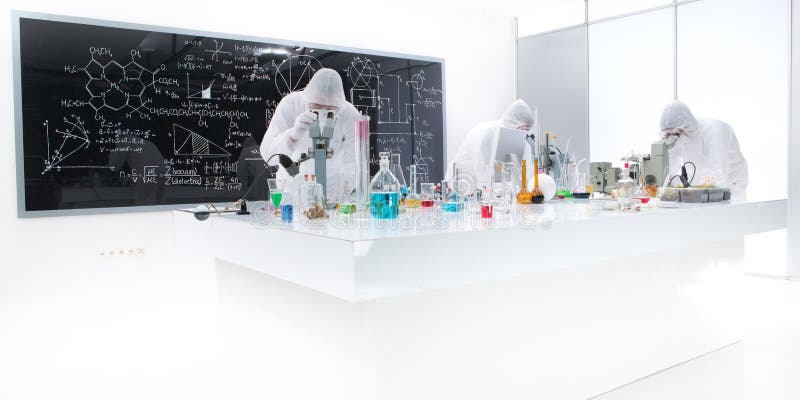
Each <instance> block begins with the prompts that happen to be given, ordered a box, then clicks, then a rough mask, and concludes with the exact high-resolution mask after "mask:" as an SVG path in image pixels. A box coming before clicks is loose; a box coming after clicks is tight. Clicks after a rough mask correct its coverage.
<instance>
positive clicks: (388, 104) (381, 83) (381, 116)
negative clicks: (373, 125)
mask: <svg viewBox="0 0 800 400" xmlns="http://www.w3.org/2000/svg"><path fill="white" fill-rule="evenodd" d="M401 87H402V78H401V77H400V76H399V75H388V74H381V75H379V77H378V124H409V123H411V122H413V116H414V106H415V105H414V104H409V103H405V102H401V99H400V89H401Z"/></svg>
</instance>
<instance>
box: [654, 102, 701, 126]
mask: <svg viewBox="0 0 800 400" xmlns="http://www.w3.org/2000/svg"><path fill="white" fill-rule="evenodd" d="M674 128H680V129H683V131H684V132H686V133H694V132H697V129H698V124H697V118H695V117H694V114H692V110H690V109H689V107H688V106H687V105H686V103H684V102H682V101H673V102H672V103H670V104H668V105H667V106H666V107H664V112H663V113H662V114H661V130H664V129H674Z"/></svg>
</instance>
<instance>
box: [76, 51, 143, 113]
mask: <svg viewBox="0 0 800 400" xmlns="http://www.w3.org/2000/svg"><path fill="white" fill-rule="evenodd" d="M83 71H84V72H86V75H87V76H88V77H89V82H87V83H86V91H87V92H89V95H90V96H91V99H90V100H89V106H91V107H92V109H94V111H95V113H98V112H100V111H102V110H104V109H109V110H113V111H123V112H127V113H134V112H135V113H138V114H139V115H142V114H143V113H144V112H145V111H149V109H148V108H147V105H148V104H149V103H150V102H151V100H149V99H145V97H144V92H145V90H146V89H147V88H148V87H151V86H153V84H154V82H155V75H156V74H157V73H158V70H156V71H155V72H153V71H150V70H148V69H147V68H145V67H143V66H141V65H139V63H137V62H136V61H135V60H133V57H131V61H130V62H129V63H127V64H125V65H121V64H120V63H118V62H117V61H116V60H111V61H109V62H107V63H106V64H101V63H100V62H98V61H97V60H96V59H95V58H94V54H92V59H91V60H90V61H89V63H88V64H86V66H85V67H83Z"/></svg>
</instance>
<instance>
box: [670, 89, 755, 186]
mask: <svg viewBox="0 0 800 400" xmlns="http://www.w3.org/2000/svg"><path fill="white" fill-rule="evenodd" d="M660 125H661V129H662V130H664V129H674V128H679V129H682V130H683V131H684V132H685V133H686V134H685V135H681V136H680V137H679V138H678V140H677V141H676V142H675V145H674V146H673V147H672V148H671V149H669V170H670V171H669V175H670V176H673V175H680V173H681V166H682V165H683V163H685V162H687V161H691V162H693V163H694V164H695V165H696V166H697V172H696V173H695V178H694V181H693V184H694V185H699V184H700V183H701V180H702V179H703V177H706V176H708V177H713V178H714V181H715V184H716V186H717V187H721V188H730V189H731V193H732V196H733V198H736V199H744V198H745V196H746V192H747V182H748V174H747V160H745V158H744V156H742V153H741V151H740V150H739V141H738V140H737V139H736V134H735V133H734V132H733V128H731V126H730V125H728V124H726V123H725V122H722V121H718V120H715V119H709V118H699V119H698V118H695V117H694V115H693V114H692V111H691V110H689V107H688V106H687V105H686V104H684V103H683V102H681V101H675V102H672V103H670V104H669V105H667V107H666V108H664V112H663V114H662V116H661V124H660ZM686 171H687V173H688V174H689V177H690V178H691V176H692V166H691V165H687V166H686Z"/></svg>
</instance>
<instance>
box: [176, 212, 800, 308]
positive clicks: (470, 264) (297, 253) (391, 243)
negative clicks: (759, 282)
mask: <svg viewBox="0 0 800 400" xmlns="http://www.w3.org/2000/svg"><path fill="white" fill-rule="evenodd" d="M421 211H422V210H421ZM786 213H787V205H786V200H776V201H766V202H742V203H730V202H722V203H711V204H682V205H681V208H677V209H666V208H655V207H654V208H644V209H642V211H641V212H638V213H622V212H618V211H606V210H603V209H602V206H601V203H600V202H596V201H588V200H574V199H573V200H566V201H560V202H554V203H549V204H545V205H543V206H528V207H521V208H515V209H514V211H513V212H512V213H510V214H503V213H501V212H499V211H498V210H496V211H495V218H494V219H493V220H490V221H489V222H487V221H486V220H481V219H480V215H478V214H475V213H469V212H462V213H459V214H442V213H441V212H439V213H435V212H418V213H416V212H415V213H408V214H406V215H403V216H401V217H400V218H398V219H397V220H395V221H390V222H387V221H376V220H357V219H349V220H346V219H341V218H340V217H333V218H331V219H330V220H327V221H326V222H323V223H321V224H318V225H313V224H310V223H303V222H301V221H300V220H299V218H297V215H295V222H294V224H292V225H291V226H289V227H285V226H283V225H282V224H281V223H280V221H273V220H271V218H272V217H271V216H267V217H265V216H264V214H263V213H261V214H259V213H254V214H253V215H251V216H249V217H248V216H238V215H231V214H228V215H221V216H212V217H211V218H210V219H209V220H208V221H205V222H199V221H197V220H195V219H194V217H193V216H192V214H191V213H189V212H186V211H176V212H175V226H176V241H177V242H178V244H179V245H182V246H185V247H186V246H188V247H187V248H190V249H192V250H193V251H208V252H209V254H211V255H213V256H214V257H217V258H220V259H224V260H227V261H230V262H233V263H237V264H240V265H243V266H245V267H249V268H252V269H255V270H258V271H261V272H264V273H267V274H270V275H273V276H275V277H278V278H281V279H285V280H288V281H290V282H294V283H296V284H299V285H302V286H305V287H309V288H312V289H315V290H318V291H321V292H324V293H328V294H331V295H334V296H337V297H340V298H343V299H346V300H349V301H360V300H365V299H371V298H379V297H385V296H392V295H397V294H403V293H413V292H417V291H422V290H430V289H437V288H444V287H451V286H456V285H463V284H469V283H476V282H483V281H488V280H494V279H499V278H504V277H510V276H516V275H521V274H528V273H533V272H538V271H546V270H553V269H558V268H566V267H570V266H575V265H581V264H586V263H590V262H595V261H604V260H609V259H613V258H614V257H615V255H616V254H618V253H620V252H621V251H622V250H621V248H622V246H623V243H624V244H625V246H624V247H625V252H626V253H627V254H628V255H635V254H646V253H648V252H652V251H656V250H662V249H665V248H672V247H681V246H688V245H691V244H697V243H710V242H714V241H721V240H726V239H731V238H736V237H741V236H744V235H748V234H753V233H760V232H766V231H770V230H777V229H782V228H785V227H786ZM413 218H416V219H417V222H416V223H412V219H413Z"/></svg>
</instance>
